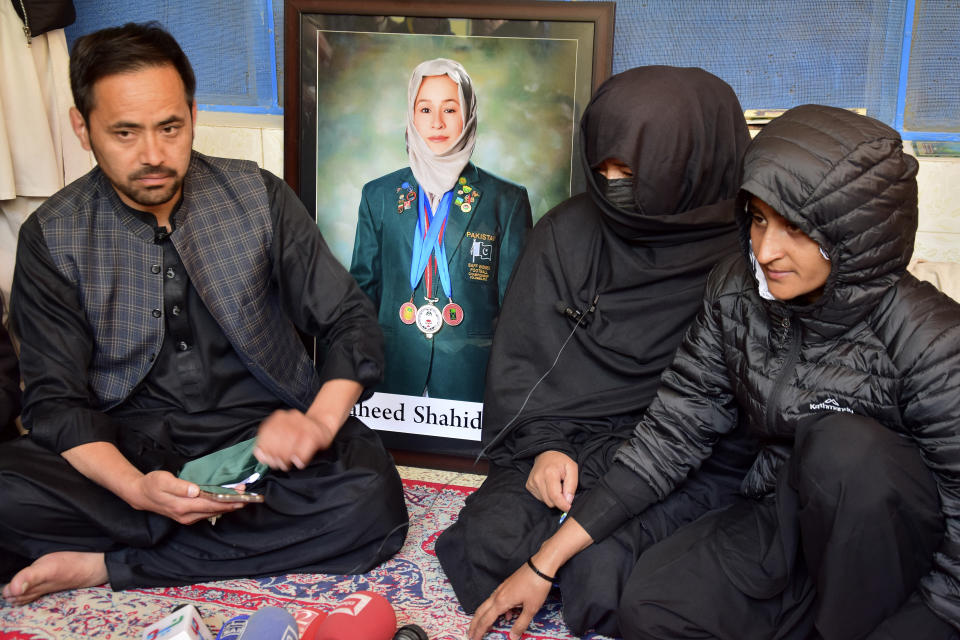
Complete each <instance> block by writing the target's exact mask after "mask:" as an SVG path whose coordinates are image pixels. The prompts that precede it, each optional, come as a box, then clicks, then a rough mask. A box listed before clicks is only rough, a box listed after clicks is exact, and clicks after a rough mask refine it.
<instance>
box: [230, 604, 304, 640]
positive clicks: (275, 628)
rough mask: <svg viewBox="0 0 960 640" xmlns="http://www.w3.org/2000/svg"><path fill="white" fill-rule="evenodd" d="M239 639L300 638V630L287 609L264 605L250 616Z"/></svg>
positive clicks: (275, 639)
mask: <svg viewBox="0 0 960 640" xmlns="http://www.w3.org/2000/svg"><path fill="white" fill-rule="evenodd" d="M239 640H300V632H299V631H298V630H297V621H296V620H294V619H293V616H292V615H290V612H289V611H287V610H286V609H281V608H280V607H264V608H263V609H260V610H259V611H257V612H255V613H254V614H253V615H252V616H250V619H249V620H247V626H246V627H245V628H244V629H243V634H241V636H240V638H239Z"/></svg>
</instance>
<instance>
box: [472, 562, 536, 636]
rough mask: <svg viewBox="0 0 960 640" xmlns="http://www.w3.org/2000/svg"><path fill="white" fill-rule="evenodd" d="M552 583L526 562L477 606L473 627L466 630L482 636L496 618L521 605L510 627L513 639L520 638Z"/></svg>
mask: <svg viewBox="0 0 960 640" xmlns="http://www.w3.org/2000/svg"><path fill="white" fill-rule="evenodd" d="M538 568H539V567H538ZM550 586H551V585H550V582H548V581H547V580H544V579H543V578H541V577H540V576H538V575H537V574H535V573H534V572H533V570H532V569H530V567H528V566H527V565H526V564H524V565H523V566H521V567H520V568H519V569H517V570H516V571H514V572H513V575H511V576H510V577H509V578H507V579H506V580H504V581H503V582H502V583H501V584H500V586H499V587H497V589H496V590H495V591H494V592H493V594H491V596H490V597H489V598H487V599H486V600H485V601H484V603H483V604H481V605H480V606H479V607H477V612H476V613H475V614H474V616H473V620H472V621H471V622H470V629H469V630H468V631H467V635H468V637H469V638H470V640H481V638H483V636H484V634H486V633H487V631H489V630H490V627H492V626H493V624H494V623H495V622H496V621H497V618H499V617H500V616H502V615H503V614H505V613H507V612H508V611H510V610H511V609H520V613H519V614H518V615H517V617H516V619H515V620H514V621H513V626H511V627H510V638H511V640H518V638H520V636H522V635H523V632H524V631H526V629H527V627H528V626H529V625H530V621H531V620H533V616H535V615H536V613H537V612H538V611H540V608H541V607H542V606H543V603H544V601H545V600H546V599H547V595H548V594H549V593H550Z"/></svg>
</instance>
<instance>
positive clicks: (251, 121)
mask: <svg viewBox="0 0 960 640" xmlns="http://www.w3.org/2000/svg"><path fill="white" fill-rule="evenodd" d="M194 147H195V148H196V149H197V150H198V151H200V152H201V153H206V154H209V155H214V156H224V157H228V158H244V159H248V160H253V161H254V162H256V163H257V164H259V165H260V166H261V167H263V168H265V169H267V170H269V171H272V172H273V173H275V174H276V175H278V176H280V177H281V178H282V177H283V116H262V115H246V114H239V113H220V112H214V111H201V112H200V115H199V117H198V118H197V136H196V141H195V142H194ZM908 147H909V145H908ZM908 150H909V149H908ZM919 161H920V173H919V176H918V178H917V182H918V188H919V194H920V227H919V230H918V232H917V248H916V251H915V253H914V257H915V258H922V259H924V260H930V261H938V262H960V158H919Z"/></svg>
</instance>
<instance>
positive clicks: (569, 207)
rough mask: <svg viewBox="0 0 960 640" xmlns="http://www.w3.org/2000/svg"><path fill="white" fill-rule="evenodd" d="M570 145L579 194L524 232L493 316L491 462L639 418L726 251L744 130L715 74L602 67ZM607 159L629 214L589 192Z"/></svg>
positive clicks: (572, 444)
mask: <svg viewBox="0 0 960 640" xmlns="http://www.w3.org/2000/svg"><path fill="white" fill-rule="evenodd" d="M581 140H582V145H581V147H582V149H583V154H582V156H583V157H582V161H583V163H584V167H585V171H586V173H587V174H588V178H587V189H588V193H587V194H581V195H578V196H574V197H573V198H571V199H570V200H567V201H566V202H564V203H563V204H561V205H559V206H558V207H556V208H555V209H553V210H552V211H551V212H549V213H548V214H547V215H546V216H545V217H544V218H543V219H542V220H541V221H540V222H539V223H538V224H537V226H536V227H535V228H534V229H533V232H532V234H531V237H530V238H529V240H528V244H527V247H526V249H525V251H524V254H523V257H522V258H521V260H520V262H519V264H518V266H517V269H516V271H515V273H514V275H513V279H512V280H511V283H510V287H509V289H508V291H507V294H506V298H505V300H504V304H503V308H502V311H501V314H500V319H499V323H498V328H497V334H496V338H495V340H494V344H493V349H492V352H491V357H490V363H489V366H488V371H487V383H486V395H485V398H484V403H485V406H484V427H483V439H484V443H485V444H489V443H490V442H491V441H492V440H494V438H497V435H498V434H499V433H500V432H501V431H502V430H503V429H504V427H505V426H507V425H508V424H510V429H509V434H504V436H506V435H509V437H504V436H501V437H500V438H497V443H495V444H494V446H492V447H491V448H490V450H489V451H488V452H487V454H488V456H489V457H490V458H492V459H493V460H494V461H496V462H498V463H500V464H511V461H519V460H523V459H525V458H529V457H532V456H535V455H536V454H538V453H541V452H542V451H545V450H548V449H554V450H560V451H564V452H565V453H568V455H571V456H572V457H573V458H574V459H582V454H583V453H584V452H583V451H581V448H582V447H581V445H583V444H584V443H588V442H589V441H590V440H591V438H590V434H591V433H592V432H594V431H599V430H607V431H609V430H610V429H611V428H617V429H619V425H620V424H622V423H623V420H616V421H613V422H615V423H616V424H617V425H618V426H617V427H611V426H610V425H611V421H610V418H612V417H616V416H637V417H639V415H640V414H641V413H642V412H643V410H644V409H645V408H646V406H647V405H648V404H649V402H650V400H651V399H652V398H653V395H654V392H655V391H656V388H657V383H658V380H659V376H660V373H661V371H662V370H663V369H664V368H665V367H666V366H667V365H668V364H669V363H670V361H671V360H672V357H673V352H674V351H675V349H676V347H677V346H678V345H679V343H680V340H681V339H682V336H683V333H684V331H685V329H686V327H687V325H688V324H689V323H690V322H691V321H692V319H693V316H694V314H695V313H696V311H697V309H699V306H700V300H701V297H702V294H703V288H704V284H705V282H706V277H707V274H708V273H709V271H710V269H711V268H712V267H713V265H714V264H715V263H716V262H717V261H718V260H719V259H720V258H722V257H724V256H726V255H728V254H730V253H732V252H734V251H736V250H737V237H736V230H735V224H734V214H733V198H734V197H735V195H736V193H737V187H738V183H739V175H740V163H741V159H742V157H743V151H744V149H745V148H746V146H747V144H748V143H749V135H748V133H747V128H746V123H745V122H744V119H743V112H742V109H741V107H740V103H739V101H738V100H737V97H736V95H735V94H734V92H733V90H732V89H731V88H730V87H729V86H728V85H727V84H726V83H725V82H723V81H722V80H720V79H719V78H717V77H715V76H713V75H711V74H709V73H707V72H705V71H703V70H701V69H680V68H673V67H642V68H637V69H632V70H629V71H626V72H624V73H621V74H618V75H616V76H613V77H612V78H610V79H609V80H608V81H607V82H605V83H604V84H603V85H602V86H601V87H600V89H599V90H598V91H597V94H596V95H595V97H594V98H593V100H592V101H591V102H590V104H589V105H588V106H587V108H586V111H585V113H584V116H583V119H582V121H581ZM607 158H615V159H619V160H621V161H623V162H625V163H626V164H628V165H629V166H630V168H631V169H632V171H633V180H634V191H635V195H636V203H637V206H636V210H632V211H631V210H624V209H620V208H618V207H616V206H614V205H613V204H611V203H610V202H608V201H607V200H606V199H605V198H604V196H603V195H602V192H601V189H600V188H599V186H598V183H597V180H596V179H595V174H594V172H593V171H592V167H594V166H596V165H598V164H599V163H601V162H602V161H603V160H605V159H607ZM595 298H596V299H597V304H596V309H595V311H593V312H592V313H589V314H588V315H587V316H586V318H585V319H584V321H583V322H581V325H580V326H579V327H578V328H577V329H576V331H573V329H574V325H575V324H576V322H575V317H576V312H577V311H581V312H585V311H586V310H587V309H588V308H589V307H590V306H591V302H592V301H593V300H594V299H595ZM568 310H569V311H568ZM572 331H573V336H572V338H571V339H570V342H569V343H568V344H567V345H566V347H565V348H564V349H563V352H562V354H561V355H560V357H559V360H558V361H557V364H556V367H555V368H554V370H553V371H552V372H551V373H550V374H549V375H547V376H546V377H545V378H544V380H543V381H542V382H541V383H540V384H539V386H537V388H536V389H535V390H534V391H533V393H532V394H531V395H530V397H529V400H528V401H527V404H526V406H525V407H524V408H523V411H522V412H521V413H520V415H519V416H517V417H516V418H515V416H516V414H517V412H518V411H519V410H520V407H521V405H522V404H523V402H524V400H525V398H526V397H527V394H528V392H529V391H530V389H531V388H532V387H533V386H534V385H535V383H536V382H537V380H538V379H539V378H540V377H541V376H542V375H543V374H544V373H545V372H546V371H547V370H549V369H550V367H551V365H552V364H553V362H554V360H555V359H556V357H557V353H558V352H559V351H560V349H561V346H562V345H563V343H564V341H565V340H566V339H567V337H568V336H569V335H570V333H571V332H572ZM501 439H502V440H501ZM588 448H589V447H588Z"/></svg>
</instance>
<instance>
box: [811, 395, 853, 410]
mask: <svg viewBox="0 0 960 640" xmlns="http://www.w3.org/2000/svg"><path fill="white" fill-rule="evenodd" d="M823 409H827V410H829V411H840V412H842V413H853V409H851V408H850V407H841V406H840V403H839V402H837V401H836V400H835V399H834V398H827V399H826V400H824V401H823V402H816V403H814V402H811V403H810V410H811V411H821V410H823Z"/></svg>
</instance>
